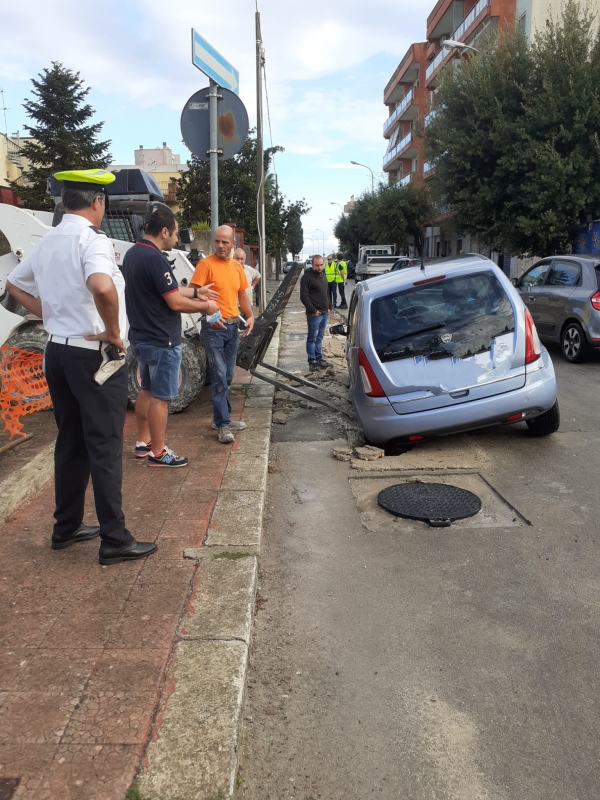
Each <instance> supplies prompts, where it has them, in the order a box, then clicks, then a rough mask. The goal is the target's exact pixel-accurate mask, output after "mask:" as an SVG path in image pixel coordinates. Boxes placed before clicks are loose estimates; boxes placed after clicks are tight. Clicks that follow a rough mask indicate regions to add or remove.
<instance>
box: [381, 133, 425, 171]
mask: <svg viewBox="0 0 600 800" xmlns="http://www.w3.org/2000/svg"><path fill="white" fill-rule="evenodd" d="M416 155H417V148H416V146H415V145H414V143H413V132H412V131H410V132H409V133H407V134H406V136H405V137H404V139H402V141H400V142H398V144H397V145H396V146H395V147H393V148H392V149H391V150H390V151H389V152H387V153H386V154H385V156H384V157H383V168H384V169H387V168H388V167H389V166H390V164H391V163H392V162H393V161H395V160H396V159H397V158H413V157H414V156H416Z"/></svg>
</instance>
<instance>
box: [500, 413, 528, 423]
mask: <svg viewBox="0 0 600 800" xmlns="http://www.w3.org/2000/svg"><path fill="white" fill-rule="evenodd" d="M524 416H525V412H524V411H521V412H520V413H519V414H511V415H510V417H507V418H506V419H505V420H504V422H516V421H517V420H518V419H523V417H524Z"/></svg>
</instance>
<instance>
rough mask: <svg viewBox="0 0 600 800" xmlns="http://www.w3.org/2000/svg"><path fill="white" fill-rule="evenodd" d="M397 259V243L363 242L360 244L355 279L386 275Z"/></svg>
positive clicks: (357, 280) (360, 279) (361, 279)
mask: <svg viewBox="0 0 600 800" xmlns="http://www.w3.org/2000/svg"><path fill="white" fill-rule="evenodd" d="M396 261H397V257H396V245H395V244H363V245H359V246H358V260H357V262H356V270H355V280H356V282H357V283H358V282H359V281H364V280H366V279H367V278H374V277H375V276H377V275H385V273H386V272H389V271H390V270H391V269H392V267H393V266H394V264H395V262H396Z"/></svg>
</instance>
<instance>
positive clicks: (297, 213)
mask: <svg viewBox="0 0 600 800" xmlns="http://www.w3.org/2000/svg"><path fill="white" fill-rule="evenodd" d="M307 211H308V208H307V206H306V203H305V202H304V201H303V200H300V201H299V202H296V203H290V205H289V206H288V211H287V225H286V229H285V241H286V250H288V251H289V252H290V253H291V254H292V256H293V257H294V258H295V257H296V256H297V255H298V253H301V252H302V248H303V247H304V230H303V228H302V216H303V215H304V214H306V213H307Z"/></svg>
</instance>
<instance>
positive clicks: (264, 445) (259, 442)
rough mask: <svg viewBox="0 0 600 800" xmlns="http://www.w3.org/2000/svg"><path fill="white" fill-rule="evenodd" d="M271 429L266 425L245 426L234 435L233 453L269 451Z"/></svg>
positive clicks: (261, 452)
mask: <svg viewBox="0 0 600 800" xmlns="http://www.w3.org/2000/svg"><path fill="white" fill-rule="evenodd" d="M270 445H271V430H270V428H268V427H263V428H258V427H257V428H246V430H245V431H242V433H240V434H238V435H237V436H236V437H235V442H234V443H233V452H234V453H247V454H252V453H254V454H255V455H256V454H263V453H268V452H269V447H270Z"/></svg>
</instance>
